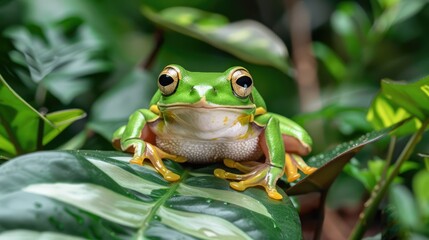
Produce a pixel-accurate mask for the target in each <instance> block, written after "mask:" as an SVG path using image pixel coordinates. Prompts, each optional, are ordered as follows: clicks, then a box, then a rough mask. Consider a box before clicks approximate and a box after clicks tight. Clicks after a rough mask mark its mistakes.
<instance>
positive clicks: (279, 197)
mask: <svg viewBox="0 0 429 240" xmlns="http://www.w3.org/2000/svg"><path fill="white" fill-rule="evenodd" d="M266 191H267V193H268V196H269V197H270V198H272V199H275V200H282V199H283V196H282V195H281V194H280V193H279V192H277V190H276V189H269V190H266Z"/></svg>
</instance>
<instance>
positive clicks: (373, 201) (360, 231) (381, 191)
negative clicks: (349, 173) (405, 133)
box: [349, 119, 429, 240]
mask: <svg viewBox="0 0 429 240" xmlns="http://www.w3.org/2000/svg"><path fill="white" fill-rule="evenodd" d="M428 124H429V119H427V120H426V121H425V122H424V123H423V124H422V126H421V128H420V129H419V130H418V131H417V132H416V133H414V135H413V136H412V137H411V138H410V140H408V143H407V145H406V146H405V148H404V149H403V150H402V152H401V155H399V157H398V159H397V161H396V163H395V165H394V168H393V171H392V173H391V174H389V176H388V177H387V179H386V180H385V181H384V180H383V179H380V181H379V182H378V183H377V185H376V186H375V187H374V189H373V190H372V192H371V196H370V198H369V199H368V201H366V202H365V204H364V206H365V209H364V210H363V212H362V213H361V214H360V215H359V221H358V223H357V224H356V226H355V228H354V229H353V232H352V234H351V235H350V237H349V239H351V240H355V239H356V240H357V239H362V237H363V235H364V234H365V231H366V229H367V227H368V225H369V222H370V220H372V218H373V216H374V214H375V212H376V210H377V207H378V205H379V204H380V202H381V200H382V199H383V197H384V195H385V194H386V191H387V190H388V188H389V185H390V184H391V183H392V181H393V179H395V177H396V176H397V175H398V174H399V170H400V168H401V165H402V164H403V163H404V162H405V161H407V160H408V158H409V157H410V156H411V153H412V152H413V151H414V148H415V147H416V145H417V143H419V142H420V139H421V137H422V135H423V133H424V131H425V130H426V127H427V126H428Z"/></svg>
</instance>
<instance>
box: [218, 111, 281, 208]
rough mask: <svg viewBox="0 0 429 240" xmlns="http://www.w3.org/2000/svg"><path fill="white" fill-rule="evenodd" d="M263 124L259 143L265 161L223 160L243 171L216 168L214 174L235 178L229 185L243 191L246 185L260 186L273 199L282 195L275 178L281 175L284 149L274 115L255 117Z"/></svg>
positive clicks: (225, 177)
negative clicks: (238, 161) (237, 172)
mask: <svg viewBox="0 0 429 240" xmlns="http://www.w3.org/2000/svg"><path fill="white" fill-rule="evenodd" d="M258 120H259V121H261V122H262V123H263V124H264V125H265V130H264V131H263V132H262V133H261V136H260V138H259V144H260V146H261V149H262V150H263V152H264V155H265V157H266V160H265V163H261V164H253V163H247V164H246V163H243V164H241V163H237V162H234V161H232V160H225V164H226V165H227V166H228V165H233V166H229V167H234V168H237V169H239V170H242V171H243V172H245V173H244V174H235V173H231V172H226V171H225V170H223V169H216V170H215V175H216V176H217V177H219V178H223V179H230V180H237V181H239V182H231V183H230V186H231V187H232V188H234V189H236V190H239V191H243V190H245V189H246V188H248V187H253V186H262V187H264V188H265V191H266V192H267V193H268V196H269V197H270V198H273V199H277V200H280V199H282V198H283V197H282V195H281V194H280V193H278V192H277V189H276V184H277V180H278V179H279V178H280V177H281V176H282V175H283V172H284V164H285V154H284V153H285V150H284V145H283V140H282V135H281V133H280V128H279V121H278V120H277V119H276V118H274V117H269V118H267V117H263V118H260V119H255V121H258Z"/></svg>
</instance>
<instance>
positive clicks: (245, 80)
mask: <svg viewBox="0 0 429 240" xmlns="http://www.w3.org/2000/svg"><path fill="white" fill-rule="evenodd" d="M236 83H237V84H238V85H239V86H241V87H244V88H248V87H250V86H252V79H251V78H250V77H248V76H242V77H240V78H239V79H237V81H236Z"/></svg>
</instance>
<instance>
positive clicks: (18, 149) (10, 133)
mask: <svg viewBox="0 0 429 240" xmlns="http://www.w3.org/2000/svg"><path fill="white" fill-rule="evenodd" d="M0 124H1V125H3V127H4V129H5V130H6V134H7V136H8V137H9V141H10V142H11V143H12V145H13V147H14V148H15V155H21V154H23V153H24V151H23V150H22V147H21V144H20V143H19V141H18V139H17V137H16V136H15V135H14V133H13V131H12V126H11V125H10V122H8V121H7V120H6V119H5V118H4V117H3V116H2V115H1V114H0Z"/></svg>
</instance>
